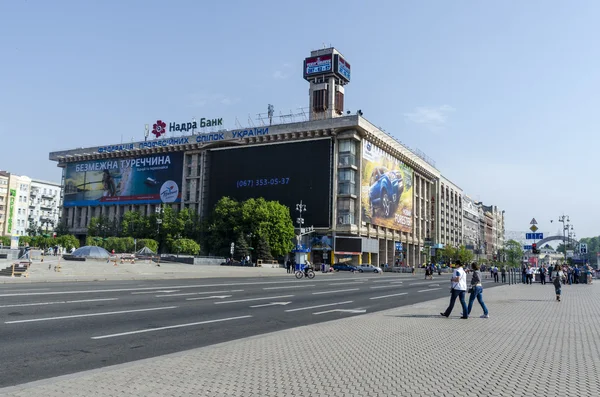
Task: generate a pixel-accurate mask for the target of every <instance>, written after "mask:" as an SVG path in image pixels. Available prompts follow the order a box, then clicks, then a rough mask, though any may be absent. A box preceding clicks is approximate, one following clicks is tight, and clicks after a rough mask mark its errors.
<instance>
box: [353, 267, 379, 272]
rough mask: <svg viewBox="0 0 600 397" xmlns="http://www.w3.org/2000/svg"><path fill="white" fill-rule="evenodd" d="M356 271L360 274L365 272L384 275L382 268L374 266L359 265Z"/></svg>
mask: <svg viewBox="0 0 600 397" xmlns="http://www.w3.org/2000/svg"><path fill="white" fill-rule="evenodd" d="M356 270H357V271H358V272H359V273H364V272H372V273H382V270H381V268H380V267H378V266H373V265H358V266H356Z"/></svg>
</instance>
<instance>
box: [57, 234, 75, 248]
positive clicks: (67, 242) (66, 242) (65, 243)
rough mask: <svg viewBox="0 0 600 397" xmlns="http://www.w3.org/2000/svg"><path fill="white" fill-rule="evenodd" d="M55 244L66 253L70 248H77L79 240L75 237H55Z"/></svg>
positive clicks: (69, 235)
mask: <svg viewBox="0 0 600 397" xmlns="http://www.w3.org/2000/svg"><path fill="white" fill-rule="evenodd" d="M55 240H56V244H58V245H60V246H61V247H63V248H64V249H66V250H67V251H71V248H79V240H78V239H77V237H75V236H73V235H71V234H67V235H62V236H58V237H56V239H55Z"/></svg>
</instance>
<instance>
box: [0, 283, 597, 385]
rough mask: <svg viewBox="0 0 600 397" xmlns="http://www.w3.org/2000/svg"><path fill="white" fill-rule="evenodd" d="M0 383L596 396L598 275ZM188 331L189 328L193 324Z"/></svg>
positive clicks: (497, 290)
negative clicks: (469, 306) (450, 308)
mask: <svg viewBox="0 0 600 397" xmlns="http://www.w3.org/2000/svg"><path fill="white" fill-rule="evenodd" d="M484 294H485V300H486V303H487V305H488V307H489V309H490V316H491V318H489V319H480V318H479V315H480V314H481V308H480V307H479V306H478V305H477V303H476V305H477V306H475V307H474V309H473V312H472V313H471V314H472V315H473V318H471V319H469V320H460V319H459V318H458V315H459V312H460V306H459V307H455V311H454V313H453V316H452V317H451V318H449V319H446V318H442V317H440V316H439V315H437V314H438V313H439V312H440V311H442V310H443V309H445V307H446V305H447V303H448V299H438V300H434V301H429V302H423V303H420V304H416V305H411V306H405V307H402V308H397V309H392V310H387V311H383V312H378V313H373V314H367V315H363V316H357V317H351V318H346V319H341V320H337V321H330V322H326V323H321V324H316V325H311V326H307V327H299V328H294V329H289V330H286V331H280V332H277V333H272V334H266V335H260V336H255V337H250V338H246V339H241V340H237V341H232V342H226V343H222V344H219V345H213V346H208V347H204V348H200V349H194V350H190V351H186V352H181V353H176V354H171V355H168V356H162V357H158V358H152V359H147V360H141V361H138V362H134V363H128V364H122V365H118V366H113V367H107V368H104V369H99V370H92V371H87V372H82V373H78V374H73V375H67V376H63V377H58V378H55V379H49V380H43V381H38V382H33V383H31V384H25V385H21V386H17V387H13V388H6V389H0V395H6V396H20V397H34V396H44V397H53V396H115V397H116V396H119V397H121V396H144V397H145V396H211V397H212V396H223V397H224V396H244V397H246V396H260V397H267V396H382V397H383V396H428V397H429V396H561V397H563V396H598V395H600V384H599V382H598V381H597V377H598V373H599V372H598V371H599V370H600V339H599V338H598V332H597V330H598V328H599V326H600V299H598V298H600V283H598V282H597V281H596V282H595V284H593V285H573V286H570V287H569V286H565V287H563V301H562V302H560V303H559V302H556V301H555V300H554V299H555V298H554V289H553V287H552V286H542V285H539V284H537V285H532V286H527V285H522V284H517V285H514V286H503V287H498V288H493V289H488V290H486V291H484ZM190 332H193V331H190Z"/></svg>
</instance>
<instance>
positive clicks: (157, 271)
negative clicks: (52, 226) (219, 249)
mask: <svg viewBox="0 0 600 397" xmlns="http://www.w3.org/2000/svg"><path fill="white" fill-rule="evenodd" d="M13 262H14V261H6V260H2V261H0V268H1V269H4V268H6V267H8V266H10V265H12V264H13ZM57 264H58V258H57V257H54V256H47V257H46V258H45V259H44V262H40V261H39V260H34V261H33V263H32V264H31V266H30V268H29V276H28V277H23V276H21V277H0V284H3V283H39V282H64V281H102V280H173V279H185V278H209V277H269V276H284V275H286V270H285V269H284V268H276V269H272V268H267V267H238V266H214V265H213V266H211V265H188V264H183V263H161V264H160V266H157V265H156V263H153V262H151V261H149V260H141V261H138V262H136V263H134V264H131V263H120V260H119V261H118V262H117V266H114V263H113V262H109V263H106V260H87V261H85V262H76V261H65V260H62V259H61V261H60V266H61V268H60V272H58V271H54V266H55V265H57ZM48 265H50V269H48Z"/></svg>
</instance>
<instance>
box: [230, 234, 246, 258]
mask: <svg viewBox="0 0 600 397" xmlns="http://www.w3.org/2000/svg"><path fill="white" fill-rule="evenodd" d="M233 255H234V258H237V259H239V260H242V259H244V258H245V257H246V256H248V255H250V249H249V247H248V242H247V241H246V239H245V238H244V235H243V234H242V233H240V234H239V235H238V238H237V239H236V240H235V247H234V250H233Z"/></svg>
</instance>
